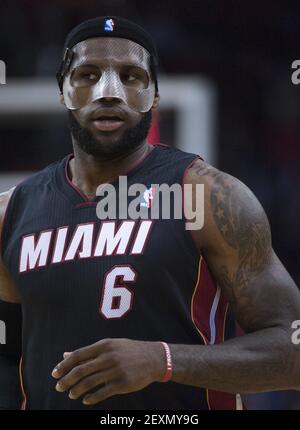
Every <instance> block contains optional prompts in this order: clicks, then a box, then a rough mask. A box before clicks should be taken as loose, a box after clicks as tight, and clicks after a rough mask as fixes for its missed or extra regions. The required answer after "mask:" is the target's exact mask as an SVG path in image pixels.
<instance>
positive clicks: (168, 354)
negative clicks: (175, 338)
mask: <svg viewBox="0 0 300 430" xmlns="http://www.w3.org/2000/svg"><path fill="white" fill-rule="evenodd" d="M161 343H162V344H163V347H164V348H165V353H166V364H167V368H166V373H165V376H164V377H163V379H162V381H161V382H168V381H170V379H172V373H173V365H172V356H171V351H170V348H169V345H168V344H167V343H166V342H161Z"/></svg>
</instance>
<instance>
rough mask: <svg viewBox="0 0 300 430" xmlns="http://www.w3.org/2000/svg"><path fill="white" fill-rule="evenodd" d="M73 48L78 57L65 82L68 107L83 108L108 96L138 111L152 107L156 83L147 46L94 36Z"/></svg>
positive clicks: (124, 40) (75, 57)
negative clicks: (153, 79) (151, 72)
mask: <svg viewBox="0 0 300 430" xmlns="http://www.w3.org/2000/svg"><path fill="white" fill-rule="evenodd" d="M73 50H74V54H75V55H74V59H73V61H72V64H71V66H70V69H69V71H68V73H67V74H66V76H65V78H64V82H63V95H64V100H65V104H66V106H67V108H68V109H70V110H76V109H80V108H83V107H84V106H87V105H89V104H90V103H93V102H95V101H96V100H101V99H105V98H115V99H118V100H121V101H122V102H123V103H125V104H126V105H128V106H129V108H131V109H132V110H134V111H136V112H141V113H142V112H148V111H149V110H150V109H151V107H152V105H153V101H154V98H155V84H154V82H153V81H152V80H151V77H150V71H149V64H150V54H149V52H148V51H147V50H146V49H145V48H143V47H142V46H140V45H138V44H137V43H135V42H133V41H130V40H127V39H121V38H104V39H103V38H102V39H100V40H99V38H93V39H88V40H86V41H83V42H80V43H78V44H77V45H76V46H75V47H74V48H73ZM95 53H96V57H95ZM93 56H94V57H95V58H94V59H93ZM99 58H100V61H99Z"/></svg>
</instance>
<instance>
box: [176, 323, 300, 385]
mask: <svg viewBox="0 0 300 430" xmlns="http://www.w3.org/2000/svg"><path fill="white" fill-rule="evenodd" d="M170 349H171V353H172V360H173V378H172V380H173V381H174V382H178V383H181V384H187V385H193V386H197V387H205V388H208V389H212V390H217V391H224V392H231V393H257V392H263V391H272V390H283V389H300V365H299V363H300V348H299V345H298V346H297V345H293V344H292V342H291V337H290V334H289V331H288V330H283V329H282V328H278V327H274V328H268V329H264V330H261V331H258V332H255V333H251V334H247V335H244V336H241V337H239V338H235V339H231V340H228V341H226V342H224V343H222V344H219V345H208V346H195V345H173V344H171V345H170Z"/></svg>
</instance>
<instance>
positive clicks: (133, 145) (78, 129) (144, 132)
mask: <svg viewBox="0 0 300 430" xmlns="http://www.w3.org/2000/svg"><path fill="white" fill-rule="evenodd" d="M68 119H69V127H70V131H71V134H72V136H73V138H74V139H75V141H76V144H77V145H78V147H79V148H80V149H81V150H82V151H84V152H85V153H86V154H89V155H92V156H93V157H95V158H98V159H114V158H118V157H121V156H122V155H126V154H130V153H132V152H134V150H135V149H137V148H138V147H139V146H140V145H141V143H142V142H143V141H144V140H145V139H146V138H147V136H148V133H149V130H150V127H151V121H152V111H151V110H150V111H148V112H147V113H146V114H145V115H144V116H143V117H142V119H141V121H140V122H139V123H138V124H137V125H136V126H135V127H132V128H129V129H128V130H125V132H124V133H123V135H122V137H121V138H120V139H119V140H118V141H112V142H111V143H108V142H101V140H96V139H95V138H94V136H93V134H92V133H91V132H90V131H89V130H88V129H87V128H84V127H82V126H81V125H80V124H79V122H78V121H77V119H76V118H75V116H74V115H73V114H72V111H71V110H68Z"/></svg>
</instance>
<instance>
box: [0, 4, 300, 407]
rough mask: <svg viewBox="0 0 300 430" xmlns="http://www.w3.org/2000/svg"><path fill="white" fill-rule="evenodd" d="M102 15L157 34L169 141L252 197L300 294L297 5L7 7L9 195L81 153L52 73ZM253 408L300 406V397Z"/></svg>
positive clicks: (2, 122) (2, 25)
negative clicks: (69, 41) (75, 33)
mask: <svg viewBox="0 0 300 430" xmlns="http://www.w3.org/2000/svg"><path fill="white" fill-rule="evenodd" d="M100 15H120V16H123V17H125V18H129V19H132V20H135V21H136V22H137V23H140V24H142V25H143V26H144V27H145V28H146V29H147V30H148V31H149V32H150V33H151V34H152V36H153V39H154V40H155V42H156V44H157V47H158V51H159V55H160V76H161V79H160V80H159V83H161V85H160V88H161V96H162V108H161V110H160V112H159V130H160V140H161V141H162V142H163V143H165V144H169V145H176V146H178V147H180V148H184V149H186V150H192V152H197V153H199V154H200V155H202V156H204V158H205V159H206V160H207V161H209V162H211V163H213V164H215V165H216V166H217V167H218V168H220V169H222V170H225V171H226V172H229V173H230V174H232V175H234V176H236V177H238V178H239V179H241V180H242V181H243V182H245V183H246V184H247V185H248V186H249V187H250V188H251V189H252V190H253V191H254V193H255V194H256V195H257V197H258V198H259V200H260V201H261V203H262V205H263V206H264V208H265V210H266V212H267V215H268V217H269V219H270V223H271V228H272V233H273V243H274V248H275V250H276V252H277V254H278V255H279V257H280V259H281V260H282V261H283V263H284V265H285V266H286V268H287V269H288V270H289V272H290V273H291V275H292V277H293V278H294V280H295V281H296V282H297V284H298V285H300V261H299V248H300V229H299V225H298V222H299V213H300V192H299V185H300V168H299V167H300V108H299V105H300V103H299V102H300V85H299V86H297V85H293V84H292V81H291V75H292V72H293V70H292V68H291V65H292V62H293V61H294V60H296V59H300V48H299V47H300V43H299V40H300V25H299V23H300V3H299V2H293V1H272V2H271V1H268V0H265V1H263V2H262V1H257V0H253V1H251V2H250V1H248V2H245V1H244V2H237V1H230V0H226V1H225V0H207V1H202V0H194V1H193V0H185V1H175V0H161V1H156V0H151V1H146V0H143V1H134V0H98V1H97V0H43V1H40V0H9V1H6V0H1V4H0V59H1V60H3V61H4V62H5V63H6V66H7V78H6V79H7V83H6V85H1V86H0V192H1V191H4V190H5V189H6V188H7V187H8V186H11V185H12V184H15V183H16V182H18V181H20V179H21V178H22V177H23V176H24V175H25V176H26V175H28V174H29V173H30V172H33V171H36V170H38V169H41V168H43V167H44V166H46V165H47V164H49V163H51V162H53V161H55V160H57V159H59V158H62V157H63V156H65V155H66V154H67V153H69V152H71V151H72V147H71V139H70V135H69V131H68V127H67V121H66V114H65V112H64V109H63V108H62V107H61V106H60V105H59V97H58V89H57V88H56V86H55V80H54V76H55V73H56V71H57V69H58V66H59V63H60V60H61V56H62V45H63V41H64V38H65V36H66V34H67V32H68V31H70V30H71V28H72V27H73V26H75V25H77V24H78V23H79V22H81V21H82V20H84V19H88V18H92V17H95V16H100ZM32 79H34V81H32ZM35 80H38V81H35ZM32 83H33V87H32V86H31V85H32ZM12 94H13V96H12ZM12 100H13V101H12ZM282 305H283V306H284V303H283V304H282ZM246 402H247V405H248V408H249V409H252V408H253V409H300V394H299V393H297V392H284V393H272V394H264V395H259V396H250V397H249V398H247V400H246Z"/></svg>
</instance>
